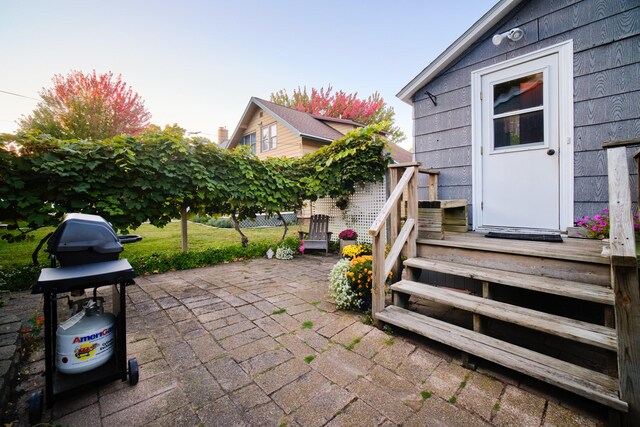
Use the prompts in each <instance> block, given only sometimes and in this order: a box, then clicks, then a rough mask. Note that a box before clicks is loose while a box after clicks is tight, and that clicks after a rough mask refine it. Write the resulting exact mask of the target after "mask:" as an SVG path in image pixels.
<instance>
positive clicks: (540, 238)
mask: <svg viewBox="0 0 640 427" xmlns="http://www.w3.org/2000/svg"><path fill="white" fill-rule="evenodd" d="M484 237H490V238H493V239H512V240H533V241H535V242H552V243H562V237H561V236H560V235H559V234H533V233H498V232H495V231H490V232H488V233H487V234H485V235H484Z"/></svg>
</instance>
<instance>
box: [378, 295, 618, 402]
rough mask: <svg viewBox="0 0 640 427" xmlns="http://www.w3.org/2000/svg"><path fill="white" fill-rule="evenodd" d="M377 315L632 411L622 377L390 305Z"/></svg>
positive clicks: (419, 332)
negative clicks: (622, 394) (620, 391)
mask: <svg viewBox="0 0 640 427" xmlns="http://www.w3.org/2000/svg"><path fill="white" fill-rule="evenodd" d="M375 318H376V319H377V320H380V321H383V322H386V323H389V324H392V325H395V326H398V327H400V328H404V329H407V330H409V331H412V332H415V333H417V334H420V335H422V336H425V337H427V338H430V339H433V340H436V341H439V342H442V343H444V344H446V345H449V346H451V347H454V348H458V349H460V350H462V351H465V352H467V353H470V354H474V355H476V356H478V357H481V358H483V359H486V360H489V361H491V362H494V363H498V364H501V365H503V366H505V367H507V368H510V369H513V370H515V371H518V372H522V373H524V374H527V375H529V376H532V377H534V378H538V379H540V380H542V381H545V382H548V383H550V384H552V385H555V386H558V387H560V388H563V389H565V390H569V391H572V392H574V393H576V394H579V395H581V396H584V397H587V398H589V399H591V400H594V401H597V402H599V403H602V404H604V405H607V406H609V407H611V408H614V409H617V410H619V411H622V412H627V411H628V404H627V403H626V402H624V401H622V400H620V398H619V397H618V389H619V386H618V380H617V379H616V378H613V377H610V376H608V375H605V374H602V373H599V372H596V371H592V370H590V369H587V368H583V367H581V366H577V365H574V364H571V363H568V362H564V361H562V360H559V359H555V358H553V357H550V356H546V355H543V354H540V353H537V352H534V351H532V350H528V349H525V348H522V347H518V346H515V345H513V344H510V343H508V342H505V341H501V340H498V339H495V338H493V337H490V336H487V335H483V334H480V333H477V332H474V331H471V330H468V329H464V328H461V327H459V326H455V325H452V324H449V323H446V322H443V321H440V320H437V319H433V318H430V317H427V316H423V315H421V314H418V313H414V312H411V311H408V310H405V309H402V308H400V307H396V306H388V307H386V308H385V310H384V311H381V312H379V313H376V314H375Z"/></svg>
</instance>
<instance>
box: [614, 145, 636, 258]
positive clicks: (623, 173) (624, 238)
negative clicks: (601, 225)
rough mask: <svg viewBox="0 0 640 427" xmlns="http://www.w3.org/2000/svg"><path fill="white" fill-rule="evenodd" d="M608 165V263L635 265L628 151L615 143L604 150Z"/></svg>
mask: <svg viewBox="0 0 640 427" xmlns="http://www.w3.org/2000/svg"><path fill="white" fill-rule="evenodd" d="M607 157H608V168H609V242H610V243H609V244H610V246H611V262H612V263H615V264H616V265H630V266H634V265H636V264H637V260H636V242H635V235H634V234H635V231H634V228H633V216H632V212H631V189H630V186H629V166H628V165H627V150H626V149H625V147H624V146H616V147H614V148H609V149H608V150H607Z"/></svg>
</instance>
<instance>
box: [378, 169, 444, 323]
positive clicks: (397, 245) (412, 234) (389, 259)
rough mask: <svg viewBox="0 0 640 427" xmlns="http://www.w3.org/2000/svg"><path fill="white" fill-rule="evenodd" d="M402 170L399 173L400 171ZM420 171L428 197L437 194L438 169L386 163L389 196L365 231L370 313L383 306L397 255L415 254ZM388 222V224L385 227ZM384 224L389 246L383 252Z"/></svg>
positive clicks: (435, 197) (395, 272) (395, 270)
mask: <svg viewBox="0 0 640 427" xmlns="http://www.w3.org/2000/svg"><path fill="white" fill-rule="evenodd" d="M401 173H402V175H400V174H401ZM420 173H426V174H427V175H428V176H429V199H432V200H435V199H437V196H438V193H437V191H438V173H439V172H438V171H435V170H429V169H421V168H420V163H401V164H396V165H390V166H389V174H388V181H389V189H390V192H391V194H390V196H389V198H388V199H387V201H386V203H385V204H384V206H383V207H382V210H381V211H380V214H379V215H378V217H377V218H376V219H375V221H374V222H373V224H371V228H370V229H369V234H370V235H371V238H372V253H373V257H372V258H373V265H372V269H373V274H372V276H373V277H372V282H373V288H372V290H371V298H372V301H371V314H372V316H373V318H374V319H375V315H376V313H378V312H380V311H382V310H384V302H385V282H386V279H387V277H389V273H391V272H393V273H394V276H393V277H394V279H399V277H398V275H399V274H400V268H399V263H398V258H399V257H400V255H401V254H402V255H404V256H406V257H407V258H412V257H415V256H416V253H417V247H416V240H417V238H418V179H419V174H420ZM405 198H406V202H407V203H406V214H405V218H404V224H403V225H402V228H400V225H401V202H402V201H403V199H405ZM387 222H388V227H387ZM387 228H388V233H389V242H390V244H391V249H390V250H389V253H388V254H387V255H386V256H385V249H386V243H387Z"/></svg>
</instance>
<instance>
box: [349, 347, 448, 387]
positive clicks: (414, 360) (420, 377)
mask: <svg viewBox="0 0 640 427" xmlns="http://www.w3.org/2000/svg"><path fill="white" fill-rule="evenodd" d="M361 344H362V343H361ZM441 363H446V362H445V361H444V359H442V358H441V357H438V356H436V355H434V354H431V353H429V352H427V351H425V350H423V349H421V348H417V349H416V350H415V351H414V352H413V353H411V354H410V355H409V357H407V358H405V359H404V360H403V361H402V363H401V364H400V366H398V368H397V369H396V373H397V374H398V375H400V376H402V377H404V378H405V379H407V380H409V381H411V382H412V383H414V384H419V385H420V384H424V383H425V382H426V380H427V378H429V377H430V376H431V374H432V373H433V371H434V370H435V369H436V368H437V367H438V365H440V364H441Z"/></svg>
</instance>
